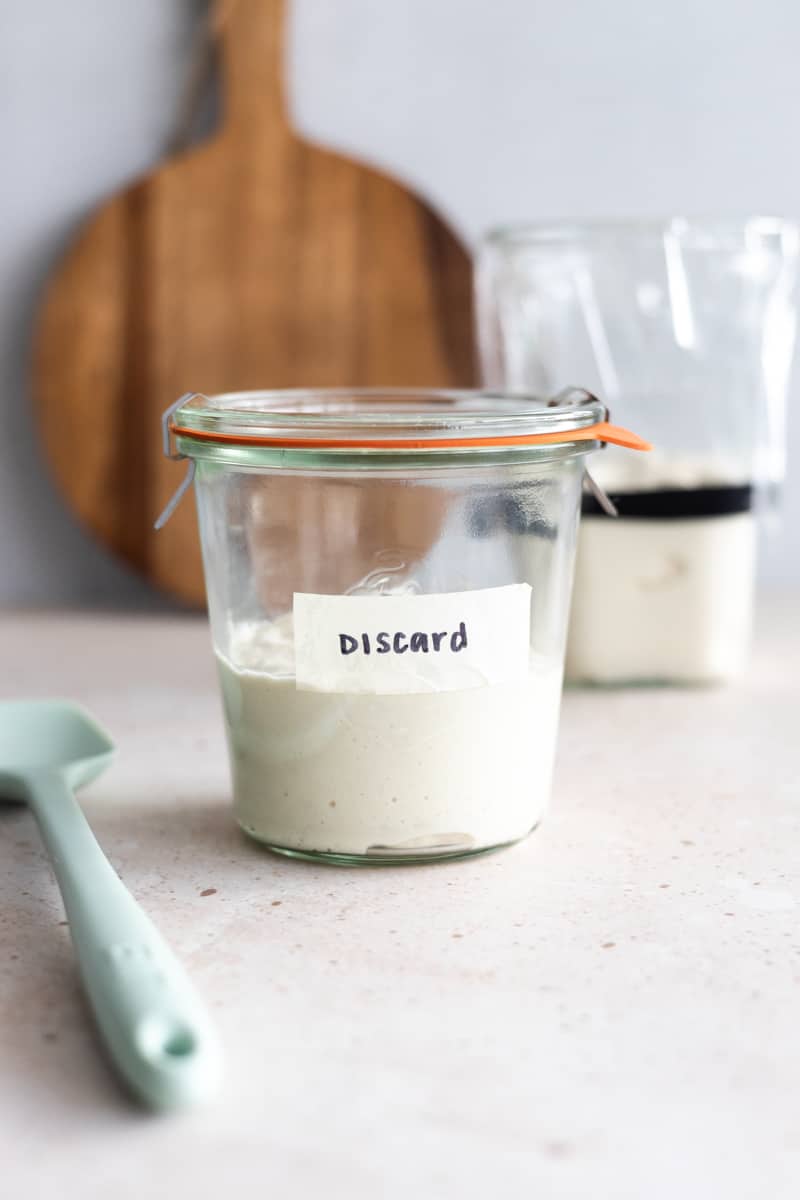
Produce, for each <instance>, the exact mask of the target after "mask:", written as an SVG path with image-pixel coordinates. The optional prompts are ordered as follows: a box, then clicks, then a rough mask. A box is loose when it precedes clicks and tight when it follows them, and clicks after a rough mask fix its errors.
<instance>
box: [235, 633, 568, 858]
mask: <svg viewBox="0 0 800 1200" xmlns="http://www.w3.org/2000/svg"><path fill="white" fill-rule="evenodd" d="M291 629H292V625H291V616H290V615H287V616H286V617H283V618H281V619H280V620H279V621H277V622H274V623H272V624H266V623H265V624H262V625H253V626H250V627H249V628H248V627H244V628H242V629H240V630H239V631H238V633H237V634H236V635H235V638H234V641H233V644H232V645H231V647H230V651H229V657H223V656H222V655H218V660H219V671H220V677H221V683H222V694H223V702H224V709H225V723H226V728H227V733H228V742H229V747H230V755H231V763H232V771H233V790H234V807H235V811H236V816H237V819H238V821H239V823H240V824H241V825H242V827H243V828H244V829H245V830H246V832H248V833H249V834H251V835H252V836H253V837H255V838H258V839H259V840H260V841H263V842H267V843H268V844H270V845H273V846H276V847H279V848H280V847H282V848H287V849H292V850H298V851H306V852H322V853H330V854H344V855H359V856H375V857H377V858H379V857H381V855H383V856H398V857H401V856H403V855H407V856H409V857H413V855H414V853H415V852H419V851H423V850H427V851H430V850H431V849H432V848H435V849H438V850H440V851H441V853H442V854H448V853H458V852H459V851H468V850H477V849H481V848H484V847H490V846H496V845H502V844H503V843H506V842H511V841H514V840H516V839H518V838H521V837H524V836H525V834H527V833H528V832H529V831H530V830H531V829H532V828H533V827H534V826H535V825H537V824H538V822H539V821H540V820H541V817H542V814H543V813H544V810H545V808H546V806H547V802H548V798H549V794H550V781H551V774H552V766H553V757H554V751H555V742H556V733H557V728H558V710H559V701H560V692H561V673H560V670H559V669H558V667H557V666H555V665H553V664H551V663H550V662H549V661H547V660H545V659H541V658H535V659H533V660H532V661H531V663H530V668H529V671H528V673H527V675H525V676H523V677H522V678H521V679H517V680H514V681H513V682H511V683H502V684H494V685H491V686H485V687H476V688H471V689H469V690H464V691H446V692H433V693H425V694H412V695H370V694H359V695H351V694H341V693H330V692H315V691H298V690H297V688H296V686H295V679H294V663H293V648H292V641H291Z"/></svg>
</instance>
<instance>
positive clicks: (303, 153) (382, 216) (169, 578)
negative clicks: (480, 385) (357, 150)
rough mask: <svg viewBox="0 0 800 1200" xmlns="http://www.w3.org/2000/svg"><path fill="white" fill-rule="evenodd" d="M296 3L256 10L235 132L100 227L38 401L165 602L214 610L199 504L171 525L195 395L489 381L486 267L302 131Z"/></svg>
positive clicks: (76, 493)
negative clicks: (291, 62)
mask: <svg viewBox="0 0 800 1200" xmlns="http://www.w3.org/2000/svg"><path fill="white" fill-rule="evenodd" d="M283 32H284V5H283V3H282V0H238V2H237V3H236V4H235V5H234V6H233V8H232V11H231V13H230V16H229V18H228V20H227V22H226V24H225V27H224V30H223V33H222V49H223V69H224V118H223V121H222V125H221V129H220V131H219V133H218V134H217V135H216V136H215V137H214V138H213V140H212V141H210V142H208V143H206V144H205V145H204V146H202V147H201V148H199V149H197V150H193V151H191V152H189V153H185V154H182V155H180V156H179V157H177V158H174V159H172V160H170V161H169V162H168V163H167V164H166V165H165V166H163V167H161V168H160V169H159V170H157V171H155V172H154V173H153V174H151V175H148V176H147V177H145V178H144V179H142V180H141V182H139V183H137V184H135V185H134V186H132V187H130V188H129V189H128V190H127V191H125V192H123V193H121V194H120V195H119V196H117V197H115V198H114V199H112V200H111V201H109V202H108V203H107V204H105V205H104V206H103V207H102V208H101V209H100V210H99V211H98V213H97V214H96V215H95V216H94V217H93V218H92V219H91V220H90V221H89V222H88V224H87V225H86V226H85V228H84V229H83V231H82V232H81V233H80V234H79V236H78V238H77V240H76V242H75V243H74V245H73V246H72V248H71V249H70V250H69V251H68V253H67V255H66V257H65V258H64V260H63V261H62V262H61V264H60V265H59V267H58V269H57V272H56V274H55V275H54V277H53V279H52V281H51V283H50V285H49V287H48V290H47V292H46V295H45V298H44V303H43V307H42V311H41V318H40V324H39V327H38V330H37V338H36V347H35V362H34V374H35V378H34V392H35V403H36V409H37V416H38V422H39V428H40V431H41V438H42V442H43V446H44V451H45V454H46V457H47V459H48V461H49V463H50V465H51V467H52V470H53V473H54V475H55V478H56V480H57V482H58V484H59V486H60V488H61V490H62V492H63V495H64V496H65V498H66V501H67V503H68V504H69V505H70V507H71V508H72V510H73V511H74V512H75V513H76V514H77V516H78V517H79V518H80V520H81V521H83V522H84V523H85V525H86V526H87V527H88V528H89V529H90V530H92V531H93V533H95V534H96V535H97V536H98V537H99V538H100V539H102V541H103V542H104V543H105V544H106V545H107V546H108V547H110V548H111V549H112V550H113V551H114V552H115V553H117V554H118V555H120V556H122V558H123V559H125V560H126V561H127V562H128V563H130V564H131V565H133V566H134V567H135V568H136V569H137V570H138V571H140V572H142V573H143V574H144V575H145V576H146V577H147V578H148V579H150V580H151V581H152V582H153V583H154V584H156V585H157V586H158V587H160V588H163V589H165V590H166V591H167V592H170V593H172V594H173V595H175V596H177V597H180V598H182V599H184V600H185V601H188V602H189V603H191V604H202V603H203V581H202V569H201V562H200V553H199V546H198V539H197V534H196V529H195V514H194V504H193V503H190V502H189V501H188V500H187V501H186V502H184V504H183V505H182V506H181V508H180V509H179V510H178V512H177V513H176V514H175V516H174V517H173V518H172V520H171V522H170V523H169V524H168V525H167V526H166V528H165V529H164V530H163V531H161V532H160V533H158V534H156V533H155V532H154V531H153V528H152V526H153V521H154V519H155V517H156V516H157V514H158V512H159V511H160V509H161V508H162V507H163V505H164V503H165V502H166V500H167V499H168V498H169V495H170V494H171V492H172V491H173V490H174V488H175V486H176V485H177V483H178V481H179V479H180V477H181V473H182V471H183V469H184V468H183V467H182V466H180V465H176V464H174V463H170V462H168V461H166V460H165V459H164V458H163V457H162V454H161V443H160V421H159V418H160V415H161V413H162V411H163V410H164V408H166V406H167V405H168V404H170V403H171V402H172V400H173V399H175V398H176V397H177V396H178V395H180V394H181V393H182V392H185V391H187V390H190V389H196V390H198V391H203V392H215V391H228V390H236V389H246V388H270V387H293V386H304V387H305V386H308V387H314V386H324V385H330V386H336V385H341V386H359V385H360V386H381V385H396V386H397V385H417V386H427V385H438V386H452V385H469V384H471V383H473V382H474V378H475V366H474V354H473V330H472V312H471V279H470V274H471V267H470V261H469V258H468V255H467V254H466V252H465V250H464V248H463V247H462V246H461V244H460V243H459V242H458V241H457V240H456V238H455V237H454V236H453V235H452V234H451V233H450V232H449V230H448V229H447V227H446V226H445V225H444V224H443V222H442V221H441V220H440V219H439V218H438V217H437V216H436V215H435V214H434V213H433V212H432V211H431V209H430V208H428V207H427V206H426V205H425V204H424V203H423V202H422V201H421V200H419V199H418V198H416V197H415V196H414V195H412V194H411V193H410V192H409V191H408V190H406V189H405V188H403V187H402V186H400V185H398V184H397V183H395V182H393V181H392V180H390V179H388V178H387V177H385V176H384V175H382V174H380V173H379V172H377V171H374V170H371V169H369V168H366V167H364V166H360V165H358V164H356V163H354V162H352V161H350V160H348V159H346V158H344V157H342V156H341V155H338V154H334V153H329V152H327V151H324V150H321V149H318V148H316V147H314V146H312V145H310V144H309V143H307V142H305V141H303V140H302V139H300V138H299V137H298V136H297V135H296V134H295V133H294V132H293V130H292V129H291V127H290V125H289V123H288V119H287V114H286V108H285V103H284V96H283V83H282V58H283V53H282V51H283Z"/></svg>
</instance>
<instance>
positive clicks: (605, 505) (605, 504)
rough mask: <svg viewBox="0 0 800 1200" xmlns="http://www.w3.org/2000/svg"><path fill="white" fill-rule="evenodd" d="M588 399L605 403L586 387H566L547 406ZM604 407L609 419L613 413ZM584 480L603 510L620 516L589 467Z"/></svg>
mask: <svg viewBox="0 0 800 1200" xmlns="http://www.w3.org/2000/svg"><path fill="white" fill-rule="evenodd" d="M587 400H588V401H589V402H591V403H595V404H602V403H603V402H602V400H599V399H598V398H597V396H595V394H594V392H590V391H588V390H587V389H586V388H581V387H566V388H563V389H562V390H561V391H560V392H557V393H556V394H555V396H553V397H552V399H550V400H548V401H547V407H548V408H569V407H570V406H572V405H575V404H585V403H586V402H587ZM603 408H604V409H605V414H606V418H605V419H606V420H608V418H609V417H610V415H611V414H610V413H609V411H608V409H607V408H606V406H605V405H603ZM583 481H584V483H585V485H586V487H587V489H588V491H590V492H591V494H592V495H593V496H594V498H595V500H596V501H597V503H598V504H599V505H600V507H601V508H602V510H603V512H604V513H605V514H606V516H608V517H618V516H619V511H618V509H617V506H616V504H615V503H614V501H613V500H612V499H611V497H610V496H608V495H607V494H606V493H605V492H604V491H603V489H602V488H601V487H600V484H599V483H598V482H597V480H596V479H593V478H592V476H591V475H590V473H589V471H588V469H585V470H584V475H583Z"/></svg>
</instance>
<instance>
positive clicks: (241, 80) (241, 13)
mask: <svg viewBox="0 0 800 1200" xmlns="http://www.w3.org/2000/svg"><path fill="white" fill-rule="evenodd" d="M211 27H212V32H213V34H214V36H215V37H216V38H217V39H218V40H219V43H220V47H221V52H222V61H223V66H224V94H225V128H226V129H229V128H231V127H236V128H237V129H238V130H239V131H240V132H241V129H242V127H246V128H248V130H249V132H251V133H252V132H253V131H255V130H258V129H263V128H265V127H266V128H270V127H271V128H273V129H274V128H275V127H276V126H283V127H285V128H287V129H288V114H287V111H286V100H285V92H284V79H283V46H284V37H285V28H286V5H285V3H284V0H219V2H218V3H217V4H216V5H215V7H214V9H213V13H212V20H211Z"/></svg>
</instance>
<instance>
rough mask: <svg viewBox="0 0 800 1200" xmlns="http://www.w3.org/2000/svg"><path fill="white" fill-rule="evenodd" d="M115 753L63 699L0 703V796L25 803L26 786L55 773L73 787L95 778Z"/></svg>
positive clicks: (102, 732) (89, 721)
mask: <svg viewBox="0 0 800 1200" xmlns="http://www.w3.org/2000/svg"><path fill="white" fill-rule="evenodd" d="M113 752H114V743H113V742H112V740H111V738H110V737H109V736H108V734H107V733H106V732H105V730H103V729H101V728H100V726H99V725H98V724H97V723H96V722H95V721H94V720H92V718H91V717H90V716H89V714H88V713H87V712H85V711H84V710H83V709H82V708H79V707H78V706H77V705H75V704H70V703H69V702H68V701H66V700H13V701H10V702H6V703H3V704H0V797H2V799H4V800H21V801H22V800H25V798H26V795H27V792H28V787H29V781H30V779H31V778H32V776H33V775H35V774H37V773H39V772H41V771H57V772H58V773H59V774H60V775H62V776H63V778H64V779H65V780H66V782H67V783H68V784H69V785H70V787H73V788H78V787H81V786H82V785H83V784H85V783H89V781H90V780H92V779H94V778H95V776H96V775H99V774H100V772H101V771H102V770H103V768H104V767H105V766H106V765H107V763H108V762H109V760H110V758H111V756H112V754H113Z"/></svg>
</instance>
